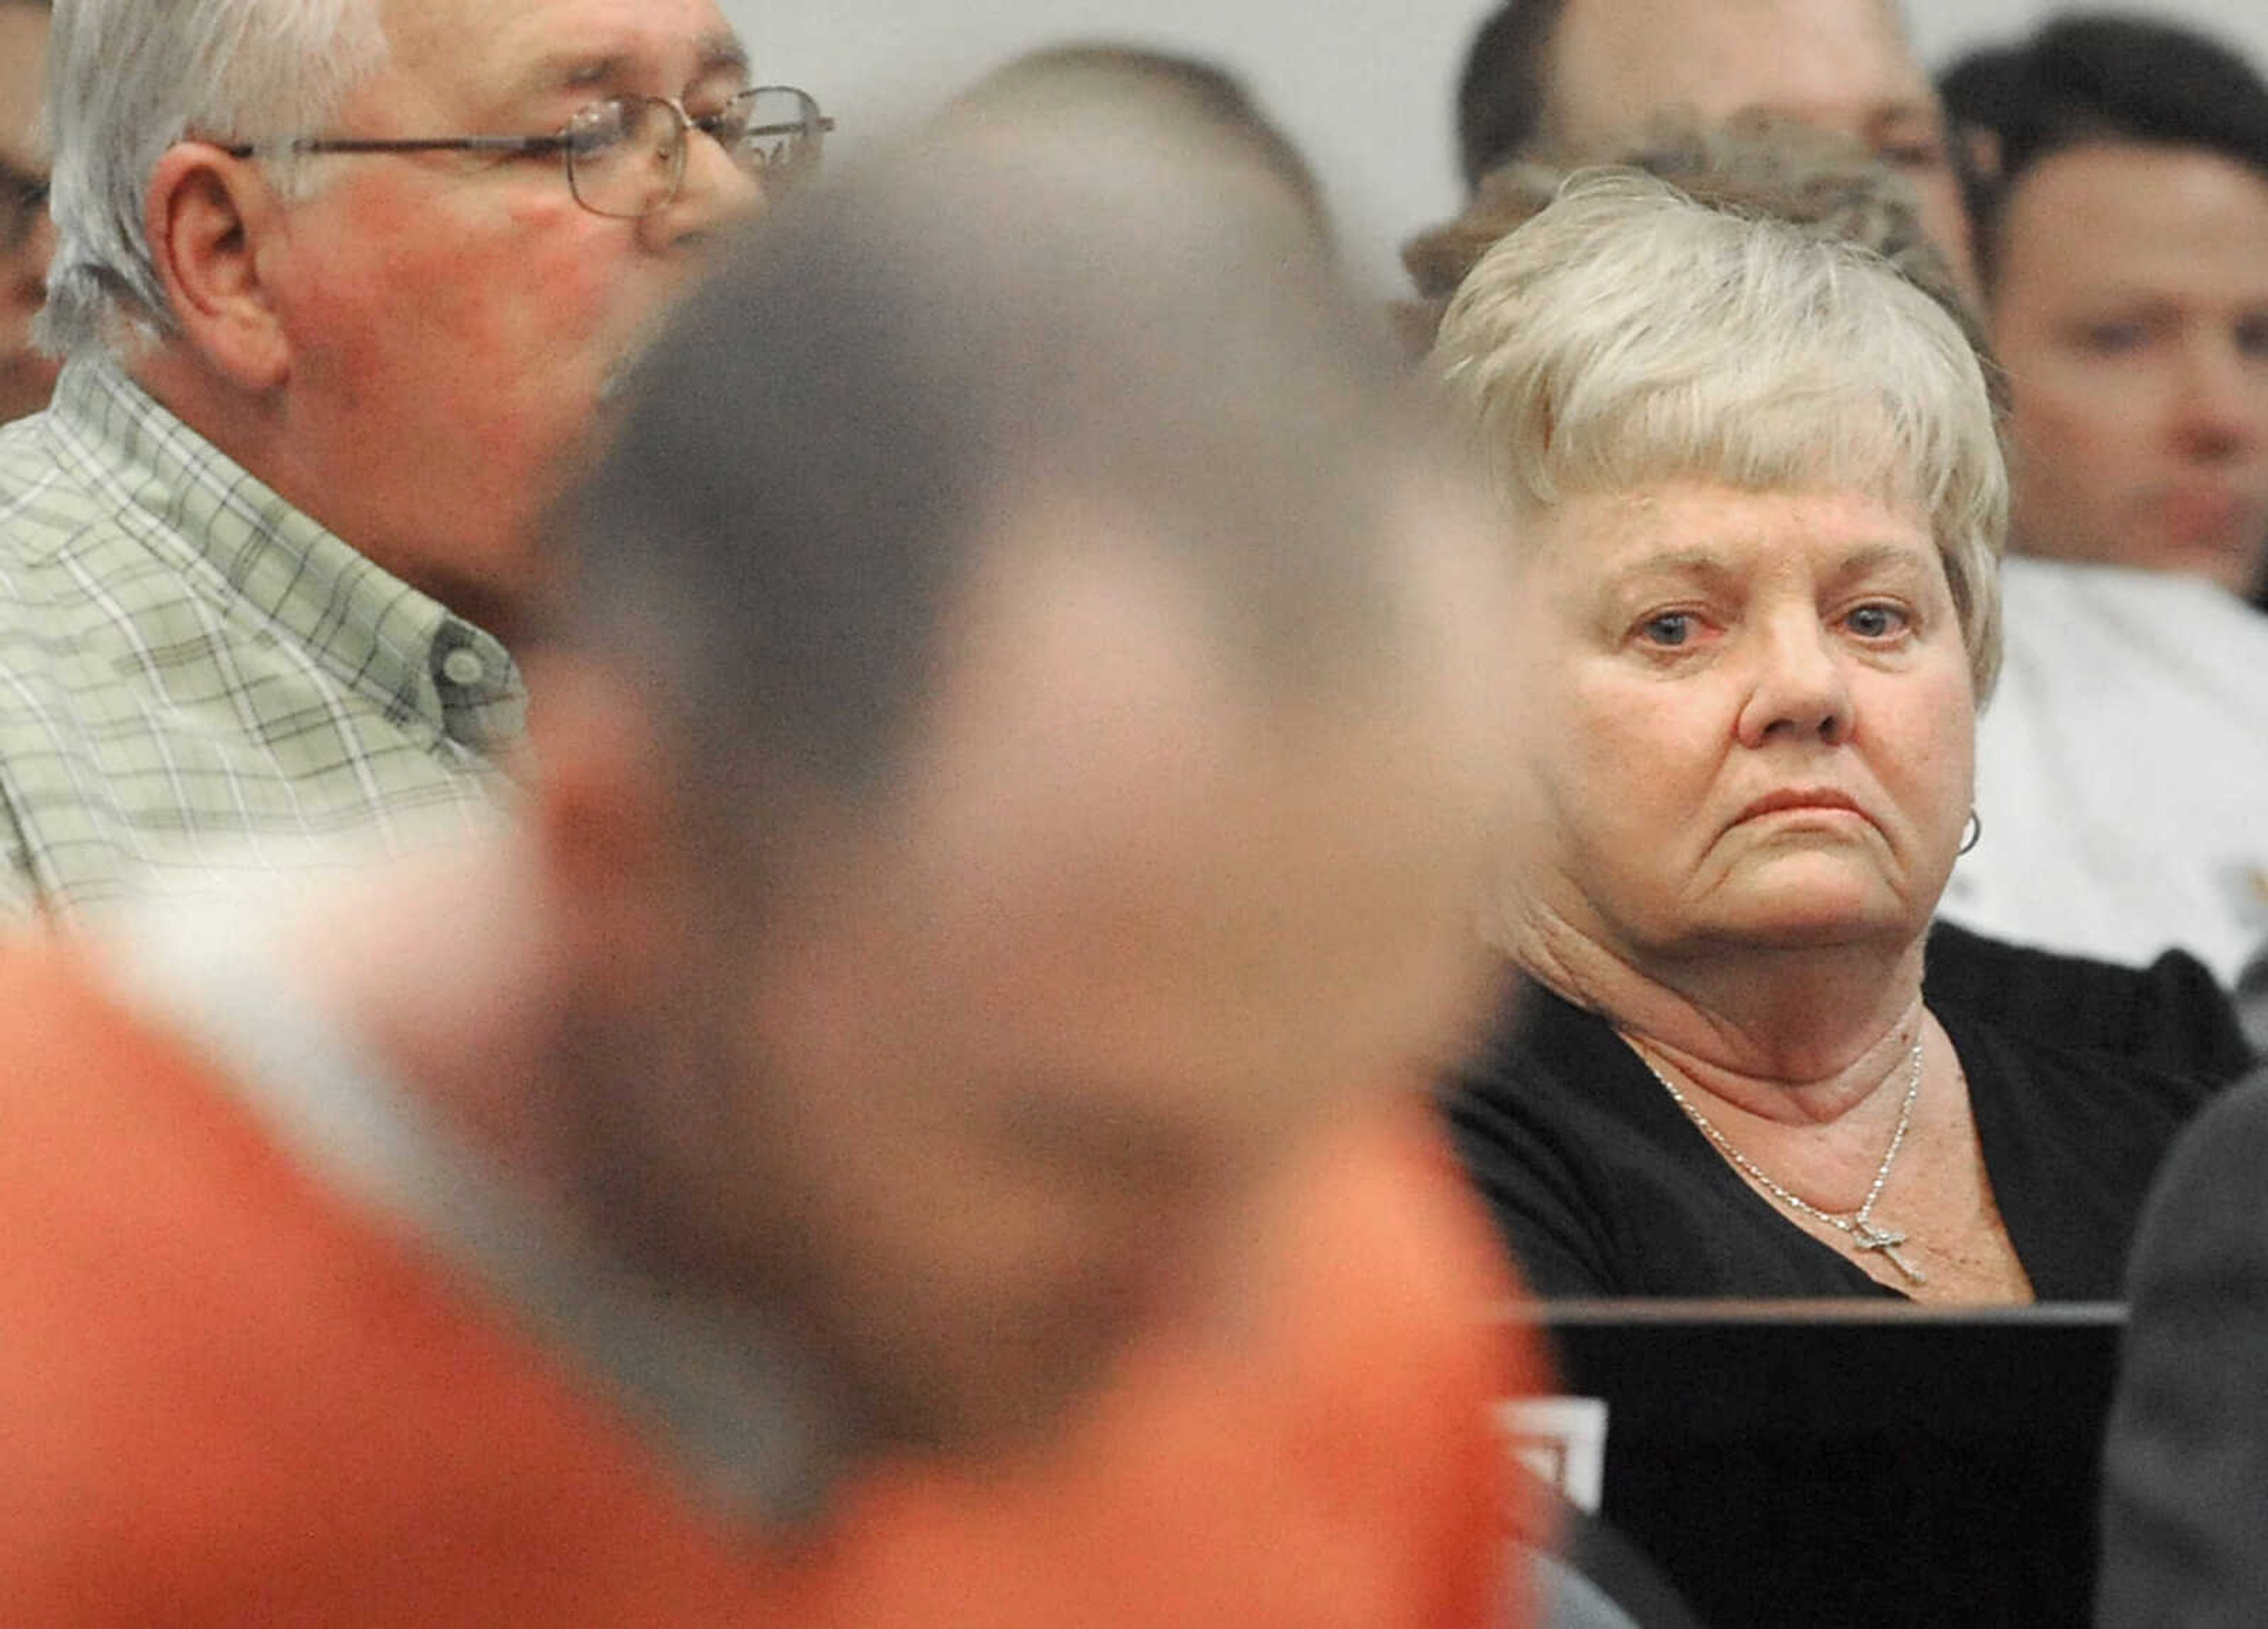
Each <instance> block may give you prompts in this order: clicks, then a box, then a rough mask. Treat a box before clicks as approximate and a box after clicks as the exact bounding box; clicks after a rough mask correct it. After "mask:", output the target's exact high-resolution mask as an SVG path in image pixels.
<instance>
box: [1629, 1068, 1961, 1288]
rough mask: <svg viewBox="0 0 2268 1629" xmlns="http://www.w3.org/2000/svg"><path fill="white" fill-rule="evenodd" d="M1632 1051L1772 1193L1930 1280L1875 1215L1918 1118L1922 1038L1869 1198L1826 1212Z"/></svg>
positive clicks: (1721, 1149) (1857, 1245) (1915, 1279)
mask: <svg viewBox="0 0 2268 1629" xmlns="http://www.w3.org/2000/svg"><path fill="white" fill-rule="evenodd" d="M1631 1050H1632V1051H1634V1052H1637V1053H1638V1062H1640V1063H1642V1064H1644V1065H1646V1072H1647V1073H1648V1074H1650V1075H1652V1076H1653V1078H1654V1079H1655V1080H1659V1081H1661V1087H1662V1090H1664V1091H1666V1092H1668V1094H1669V1095H1670V1099H1671V1101H1672V1102H1675V1103H1676V1105H1677V1106H1678V1107H1679V1108H1680V1109H1683V1110H1685V1117H1686V1118H1687V1119H1689V1120H1690V1121H1692V1122H1693V1124H1696V1125H1697V1126H1699V1127H1700V1128H1701V1135H1702V1136H1704V1137H1705V1138H1707V1139H1709V1140H1710V1141H1711V1142H1712V1143H1713V1144H1715V1145H1716V1147H1717V1152H1718V1153H1719V1154H1723V1155H1724V1156H1725V1157H1726V1158H1727V1160H1730V1161H1732V1162H1733V1163H1734V1165H1736V1166H1738V1167H1739V1168H1741V1169H1742V1171H1743V1172H1745V1173H1746V1174H1747V1175H1749V1176H1751V1177H1754V1178H1755V1179H1756V1183H1757V1184H1758V1185H1759V1186H1761V1187H1762V1188H1763V1189H1764V1191H1765V1192H1766V1193H1768V1194H1770V1195H1771V1197H1772V1198H1775V1199H1778V1201H1779V1202H1780V1203H1781V1204H1782V1205H1786V1206H1787V1208H1788V1209H1790V1210H1792V1211H1798V1212H1800V1213H1802V1214H1804V1215H1806V1216H1808V1217H1810V1218H1811V1219H1812V1220H1814V1221H1823V1222H1825V1223H1826V1224H1827V1225H1828V1226H1829V1227H1832V1228H1834V1229H1835V1230H1836V1231H1837V1233H1840V1234H1843V1235H1845V1236H1847V1237H1848V1238H1849V1239H1850V1241H1851V1245H1852V1249H1856V1250H1857V1251H1859V1254H1860V1255H1864V1254H1866V1252H1867V1251H1868V1250H1880V1251H1881V1253H1882V1256H1883V1258H1884V1259H1885V1260H1887V1261H1888V1262H1889V1264H1890V1265H1892V1266H1893V1267H1896V1269H1897V1270H1898V1271H1899V1272H1903V1273H1904V1274H1905V1275H1906V1278H1907V1279H1909V1280H1910V1281H1911V1282H1912V1283H1915V1284H1926V1283H1928V1282H1929V1275H1928V1274H1927V1273H1926V1272H1923V1271H1922V1270H1921V1269H1920V1268H1918V1267H1917V1266H1915V1265H1914V1264H1912V1263H1911V1262H1910V1261H1908V1260H1907V1259H1906V1258H1905V1257H1904V1256H1902V1255H1900V1254H1899V1253H1898V1246H1899V1245H1901V1244H1904V1242H1906V1235H1904V1233H1902V1232H1900V1231H1899V1230H1898V1229H1897V1228H1896V1227H1875V1226H1874V1220H1873V1218H1874V1201H1875V1200H1877V1199H1879V1198H1881V1197H1882V1184H1883V1183H1887V1182H1888V1181H1889V1180H1890V1167H1891V1166H1892V1165H1894V1164H1896V1162H1897V1158H1898V1150H1899V1149H1900V1148H1902V1147H1904V1146H1905V1140H1906V1127H1907V1126H1908V1125H1909V1124H1911V1123H1912V1121H1913V1107H1914V1099H1915V1098H1917V1097H1918V1096H1920V1095H1921V1042H1920V1041H1919V1040H1918V1039H1917V1040H1916V1041H1915V1042H1914V1043H1913V1055H1912V1056H1913V1061H1912V1062H1911V1065H1909V1066H1908V1068H1907V1070H1906V1100H1905V1102H1903V1103H1901V1104H1899V1105H1898V1128H1897V1130H1896V1131H1892V1132H1891V1133H1890V1146H1889V1147H1887V1148H1885V1149H1883V1150H1882V1162H1881V1164H1880V1165H1878V1166H1876V1167H1875V1168H1874V1185H1873V1186H1872V1187H1870V1188H1868V1189H1867V1198H1866V1202H1865V1203H1864V1204H1862V1205H1859V1208H1858V1209H1857V1210H1855V1211H1849V1212H1836V1211H1823V1210H1821V1209H1820V1208H1819V1207H1818V1206H1817V1205H1814V1204H1813V1203H1812V1202H1811V1201H1810V1200H1808V1199H1807V1198H1804V1197H1803V1196H1802V1195H1801V1194H1799V1193H1792V1192H1790V1191H1789V1190H1787V1189H1786V1188H1783V1187H1781V1186H1780V1185H1779V1184H1778V1183H1776V1182H1774V1181H1773V1180H1772V1179H1771V1177H1769V1176H1765V1175H1764V1172H1762V1171H1761V1170H1758V1169H1757V1168H1756V1163H1755V1161H1751V1160H1750V1159H1749V1156H1748V1155H1746V1154H1742V1152H1741V1151H1740V1150H1739V1149H1737V1148H1735V1147H1734V1146H1733V1145H1732V1143H1731V1142H1730V1141H1728V1140H1727V1138H1726V1136H1725V1133H1724V1132H1722V1131H1719V1130H1718V1129H1717V1128H1716V1127H1715V1126H1713V1125H1712V1124H1709V1117H1708V1116H1706V1115H1705V1114H1703V1113H1702V1112H1701V1111H1700V1110H1699V1109H1696V1108H1695V1107H1694V1106H1693V1104H1692V1102H1691V1100H1690V1099H1689V1098H1688V1097H1687V1096H1686V1095H1685V1094H1684V1093H1683V1092H1681V1091H1679V1090H1678V1089H1677V1086H1676V1083H1675V1081H1673V1080H1670V1078H1669V1077H1668V1075H1666V1074H1664V1073H1662V1072H1661V1070H1659V1069H1657V1068H1655V1067H1654V1066H1653V1059H1652V1058H1648V1057H1647V1056H1646V1054H1645V1053H1644V1052H1643V1051H1640V1050H1639V1049H1638V1048H1637V1047H1635V1046H1634V1047H1632V1048H1631Z"/></svg>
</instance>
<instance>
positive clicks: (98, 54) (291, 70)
mask: <svg viewBox="0 0 2268 1629" xmlns="http://www.w3.org/2000/svg"><path fill="white" fill-rule="evenodd" d="M380 4H381V0H55V27H54V32H53V34H52V35H51V37H50V39H49V41H48V133H49V136H50V146H51V149H52V151H53V152H54V154H55V177H54V190H53V193H52V194H51V195H50V205H49V207H50V209H51V210H52V212H53V214H54V216H55V234H56V247H55V259H54V260H53V262H51V263H50V265H49V267H48V305H47V310H46V313H45V315H44V316H43V318H42V321H43V322H44V324H45V327H44V329H43V333H42V338H43V340H44V342H45V343H46V344H47V345H48V347H49V348H50V349H51V350H55V351H58V352H60V353H62V354H63V355H67V356H69V355H77V354H79V353H82V352H85V351H91V350H98V349H100V348H102V347H104V346H105V345H106V344H109V343H115V342H116V341H117V340H118V339H119V338H120V337H121V336H122V335H123V334H124V333H126V332H129V331H132V330H135V329H139V330H141V331H142V332H144V333H154V334H158V335H164V334H166V333H168V332H170V331H171V330H172V328H173V313H172V312H171V310H170V309H169V308H168V306H167V304H166V296H165V291H164V290H163V289H162V288H161V287H160V285H159V283H158V271H157V266H156V263H155V262H154V260H153V258H152V256H151V248H150V240H149V236H148V233H147V232H146V231H145V230H144V216H143V203H144V197H145V196H146V195H147V194H148V191H149V187H150V177H151V173H152V172H154V171H155V170H156V168H157V166H158V159H159V158H162V157H163V156H164V155H165V153H166V149H167V148H169V147H171V146H173V144H175V143H176V142H178V141H180V140H181V139H182V138H183V137H184V136H204V137H208V138H210V139H214V140H221V141H244V142H257V141H273V140H277V139H280V138H283V137H286V136H300V135H308V134H313V133H314V132H316V131H317V130H319V129H320V128H321V127H322V126H323V124H324V123H325V122H327V121H328V120H329V119H330V118H331V117H332V115H333V114H335V113H336V112H337V110H338V107H339V105H340V104H341V103H342V101H343V100H345V99H346V97H347V94H348V93H349V92H351V91H352V90H353V89H354V88H355V87H356V86H357V85H361V84H362V83H364V82H365V80H367V79H369V78H370V77H372V76H373V75H375V74H376V73H377V72H378V71H379V69H381V68H382V67H384V65H385V63H386V57H387V46H386V33H385V28H384V26H383V22H382V19H381V18H380V16H379V5H380ZM276 179H277V181H278V182H279V184H281V185H284V186H285V187H286V188H290V187H292V186H294V185H296V184H297V182H298V180H299V177H298V175H297V174H296V173H291V172H289V171H282V172H279V173H278V174H277V177H276Z"/></svg>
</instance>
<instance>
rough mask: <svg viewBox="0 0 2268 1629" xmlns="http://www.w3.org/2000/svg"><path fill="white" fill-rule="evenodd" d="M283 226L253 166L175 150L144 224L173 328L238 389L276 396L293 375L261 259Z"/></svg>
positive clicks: (182, 146)
mask: <svg viewBox="0 0 2268 1629" xmlns="http://www.w3.org/2000/svg"><path fill="white" fill-rule="evenodd" d="M281 217H282V209H281V206H280V205H279V203H278V202H277V200H276V193H275V190H274V188H272V187H271V186H270V185H269V181H268V179H267V177H266V176H265V175H263V174H262V173H261V170H260V167H259V166H258V165H257V164H255V163H254V162H253V161H252V160H251V159H248V158H232V157H231V156H230V155H229V154H228V153H226V152H225V151H222V150H221V149H220V148H218V147H216V146H214V145H212V144H210V143H209V142H178V143H176V144H174V145H173V146H172V147H170V148H168V149H167V150H166V154H165V156H164V157H163V158H159V159H158V167H157V169H156V171H155V172H154V173H152V174H151V177H150V190H149V193H148V195H147V197H146V199H145V202H144V206H143V224H144V229H145V230H146V232H148V234H149V239H150V248H151V255H152V257H153V259H154V260H155V262H156V264H157V270H158V283H159V285H160V286H161V287H162V288H163V289H164V291H165V294H166V301H167V304H168V305H169V306H171V308H172V311H173V320H174V322H175V323H176V325H177V326H178V327H179V328H180V331H181V334H182V336H183V337H184V338H186V339H187V340H188V343H190V345H191V346H192V347H194V348H195V350H196V351H197V353H198V354H199V355H200V356H201V357H203V358H204V360H205V362H206V363H207V365H210V367H212V368H213V369H215V370H216V371H217V372H219V373H221V374H222V375H223V376H224V377H225V378H227V379H228V380H231V381H232V382H233V383H234V384H236V385H237V386H239V387H240V388H242V389H244V390H247V391H252V392H259V391H265V390H269V389H272V388H274V387H276V386H277V385H280V384H281V383H283V382H284V378H285V377H286V376H287V375H288V373H289V372H290V368H291V349H290V346H289V344H288V343H287V342H286V340H285V336H284V329H283V325H282V324H281V323H280V322H279V321H277V313H276V308H275V302H274V299H273V298H272V294H271V291H270V290H269V288H268V287H267V286H266V284H264V283H263V282H262V281H261V263H262V262H261V254H260V249H261V243H262V240H263V239H264V237H265V236H266V234H267V233H269V232H272V231H274V230H275V229H276V225H277V224H278V223H279V221H280V219H281Z"/></svg>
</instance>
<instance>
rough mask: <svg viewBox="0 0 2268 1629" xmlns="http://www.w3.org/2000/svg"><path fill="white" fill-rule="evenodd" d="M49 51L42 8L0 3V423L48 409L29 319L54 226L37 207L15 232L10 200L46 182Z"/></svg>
mask: <svg viewBox="0 0 2268 1629" xmlns="http://www.w3.org/2000/svg"><path fill="white" fill-rule="evenodd" d="M47 54H48V13H47V11H46V10H45V8H43V7H40V6H33V5H22V4H14V3H13V0H0V189H5V190H6V191H7V192H8V193H9V194H11V197H9V198H7V199H0V423H4V422H5V421H7V420H9V419H11V418H21V417H22V416H24V415H25V414H26V413H36V412H38V411H39V410H40V409H41V408H43V407H45V406H46V405H47V402H48V390H49V388H50V387H53V385H54V384H55V364H54V363H53V362H51V361H49V360H48V358H47V357H42V356H40V354H39V353H38V352H37V351H35V350H33V349H32V319H33V317H34V316H36V315H37V314H38V313H39V310H40V306H41V305H42V304H44V303H45V301H46V299H47V276H48V255H49V254H52V253H54V251H55V228H54V226H53V225H51V224H50V223H49V222H48V216H47V211H46V210H44V209H40V210H34V211H33V212H31V213H30V215H29V216H28V219H27V224H26V225H24V227H23V229H22V230H21V232H18V233H11V231H10V225H11V223H16V222H18V221H19V220H20V219H24V218H25V217H20V216H19V215H18V210H17V208H16V205H15V203H14V197H13V195H16V194H18V193H19V192H20V189H21V188H22V187H23V186H24V185H25V184H26V183H29V182H33V181H45V180H46V179H47V174H48V155H47V152H46V150H45V149H44V148H43V147H42V146H41V145H40V139H39V132H38V122H39V114H40V100H41V88H40V74H41V70H42V67H43V65H44V64H45V63H46V60H47Z"/></svg>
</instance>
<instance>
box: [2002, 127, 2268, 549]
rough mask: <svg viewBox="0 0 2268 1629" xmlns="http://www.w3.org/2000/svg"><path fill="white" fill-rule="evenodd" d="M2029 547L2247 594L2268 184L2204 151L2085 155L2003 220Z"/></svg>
mask: <svg viewBox="0 0 2268 1629" xmlns="http://www.w3.org/2000/svg"><path fill="white" fill-rule="evenodd" d="M2000 234H2001V236H2000V242H1999V256H1998V261H1999V270H1998V273H1997V281H1996V286H1995V289H1994V295H1993V311H1992V331H1993V340H1994V342H1995V344H1996V346H1997V348H1998V350H1999V353H2000V360H2001V362H2002V363H2003V364H2004V365H2006V366H2007V370H2008V374H2009V379H2010V382H2011V385H2012V387H2013V390H2014V416H2013V417H2012V420H2011V424H2010V430H2011V433H2012V436H2013V439H2014V445H2015V451H2016V458H2015V461H2014V470H2013V472H2012V473H2013V474H2014V479H2015V517H2014V520H2015V541H2016V543H2017V546H2018V547H2020V548H2021V549H2025V550H2027V551H2028V552H2030V553H2033V554H2043V555H2056V556H2061V557H2066V558H2070V559H2075V560H2091V561H2097V562H2102V563H2107V564H2119V565H2130V566H2139V567H2142V568H2144V569H2147V570H2152V571H2193V572H2196V573H2197V574H2198V575H2199V576H2203V577H2208V578H2211V579H2213V580H2214V581H2215V582H2218V583H2220V584H2222V585H2223V586H2226V587H2228V588H2230V589H2232V590H2234V591H2235V592H2238V593H2244V592H2247V591H2249V590H2250V588H2251V587H2252V586H2254V585H2255V584H2256V583H2257V581H2258V580H2259V578H2260V572H2261V564H2262V556H2263V552H2264V550H2268V177H2264V176H2262V175H2261V174H2259V173H2257V172H2255V171H2253V170H2250V169H2248V168H2246V167H2244V166H2242V165H2239V164H2236V163H2234V162H2232V161H2231V160H2229V159H2227V158H2220V157H2219V156H2217V155H2215V154H2213V153H2208V152H2205V151H2199V150H2198V149H2195V148H2180V147H2145V146H2139V145H2125V144H2118V145H2113V144H2101V145H2095V146H2088V147H2079V148H2073V149H2072V150H2070V151H2066V152H2060V153H2058V154H2056V155H2054V156H2053V157H2051V158H2046V159H2043V161H2041V162H2040V163H2039V164H2037V165H2036V166H2033V167H2032V168H2031V169H2030V170H2029V171H2028V172H2026V173H2025V174H2024V176H2023V178H2022V179H2021V181H2018V183H2017V184H2016V188H2015V191H2014V194H2013V195H2012V196H2011V197H2010V199H2009V200H2008V203H2007V209H2006V210H2005V212H2004V214H2003V216H2002V218H2001V223H2000Z"/></svg>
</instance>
